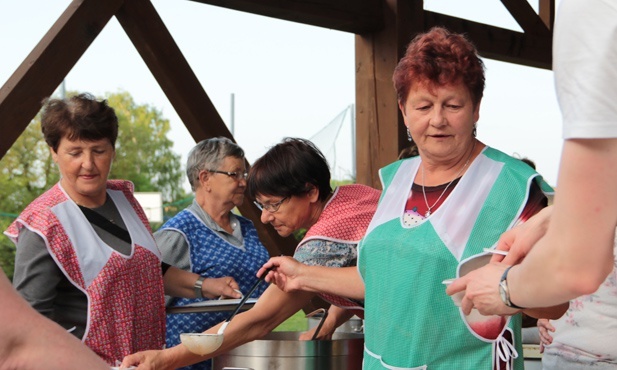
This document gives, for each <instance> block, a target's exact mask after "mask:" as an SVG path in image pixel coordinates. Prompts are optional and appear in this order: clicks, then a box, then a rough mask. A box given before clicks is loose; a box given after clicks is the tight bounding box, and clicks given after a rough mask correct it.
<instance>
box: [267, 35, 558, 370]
mask: <svg viewBox="0 0 617 370" xmlns="http://www.w3.org/2000/svg"><path fill="white" fill-rule="evenodd" d="M393 80H394V85H395V88H396V91H397V95H398V103H399V108H400V110H401V113H402V115H403V119H404V122H405V126H406V128H407V130H408V134H409V140H410V141H412V140H413V142H414V143H415V144H416V145H417V147H418V151H419V156H416V157H412V158H408V159H403V160H400V161H397V162H394V163H392V164H390V165H388V166H386V167H385V168H383V169H381V171H380V178H381V180H382V185H383V192H382V196H381V199H380V201H379V206H378V208H377V211H376V212H375V215H374V217H373V220H372V221H371V224H370V225H369V228H368V230H367V234H366V236H365V237H364V239H363V240H362V241H361V243H360V246H359V260H358V270H357V271H359V273H360V275H358V274H357V271H354V270H349V269H347V270H345V271H336V272H335V273H337V274H347V275H346V276H340V275H339V276H338V277H336V278H334V277H333V276H332V275H331V274H329V273H328V272H327V271H324V270H325V269H324V268H320V269H317V268H315V267H308V266H304V265H300V264H298V263H296V262H293V261H292V260H291V259H289V258H275V259H272V260H271V262H270V263H268V264H266V265H265V266H264V267H270V266H271V265H275V266H277V270H276V271H275V272H271V273H270V274H269V276H268V279H267V280H273V281H274V282H275V283H276V284H277V285H278V286H279V287H281V288H282V289H284V290H295V289H302V290H317V291H321V290H325V291H328V292H331V293H342V294H348V295H351V296H356V297H357V296H358V295H361V294H362V293H364V294H365V327H364V329H365V353H364V368H365V369H370V370H375V369H401V370H402V369H429V370H433V369H443V370H445V369H448V370H450V369H474V370H476V369H486V370H491V369H522V368H523V358H522V346H521V341H520V338H521V336H520V321H521V320H520V317H518V316H520V315H517V316H514V317H512V319H505V318H500V317H496V318H493V319H488V320H486V321H480V322H473V321H472V320H471V319H470V318H469V317H467V316H465V315H463V314H462V311H461V310H460V309H459V308H458V307H456V306H455V305H454V304H453V302H452V300H451V298H450V297H449V296H448V295H446V293H445V289H444V286H443V285H442V281H444V280H445V279H449V278H453V277H456V276H457V274H458V269H459V265H460V264H461V262H463V261H465V260H467V259H470V258H473V257H474V256H477V255H482V254H483V249H484V248H487V247H491V246H492V245H494V244H495V243H496V242H497V240H498V239H499V236H500V235H501V234H502V233H503V232H504V231H506V230H508V229H509V228H511V227H512V226H513V225H515V224H516V223H518V222H522V221H525V220H526V219H527V218H529V217H530V216H531V215H533V214H535V213H537V212H538V211H539V210H541V209H542V208H543V207H545V206H546V204H547V198H546V196H545V192H550V191H551V189H550V187H549V186H548V185H547V184H546V183H545V182H544V181H543V180H542V178H541V177H540V176H539V175H538V174H537V173H536V172H535V171H534V170H533V169H532V168H531V167H529V166H528V165H526V164H525V163H523V162H521V161H520V160H518V159H514V158H512V157H510V156H508V155H506V154H504V153H502V152H500V151H498V150H495V149H493V148H490V147H488V146H486V145H485V144H483V143H482V142H480V141H479V140H477V139H476V123H477V121H478V119H479V117H480V113H479V112H480V102H481V100H482V95H483V90H484V66H483V63H482V61H481V60H480V58H479V57H478V55H477V52H476V49H475V47H474V46H473V45H472V44H471V42H469V41H468V40H467V39H466V38H465V37H463V36H462V35H458V34H453V33H450V32H448V31H447V30H445V29H443V28H434V29H432V30H430V31H429V32H427V33H425V34H422V35H419V36H417V37H416V38H415V39H414V40H413V41H412V43H411V44H410V45H409V47H408V49H407V52H406V54H405V56H404V57H403V58H402V59H401V61H400V62H399V64H398V66H397V67H396V69H395V72H394V76H393ZM339 270H341V269H339ZM354 275H355V276H356V278H355V283H354V279H353V276H354ZM360 277H361V279H362V280H363V282H364V285H363V284H362V281H361V280H360ZM343 282H347V284H344V283H343ZM564 310H565V308H564V307H558V308H555V313H553V314H552V315H561V314H562V313H563V311H564ZM549 311H550V310H549ZM544 315H550V313H544Z"/></svg>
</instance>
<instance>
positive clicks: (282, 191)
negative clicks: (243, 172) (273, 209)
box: [247, 137, 332, 202]
mask: <svg viewBox="0 0 617 370" xmlns="http://www.w3.org/2000/svg"><path fill="white" fill-rule="evenodd" d="M313 187H315V188H317V189H318V190H319V200H320V201H322V202H323V201H325V200H326V199H328V196H329V195H330V193H331V192H332V188H331V187H330V168H329V167H328V161H327V160H326V158H325V157H324V155H323V154H322V153H321V151H320V150H319V149H317V147H316V146H315V144H313V143H312V142H310V141H309V140H305V139H297V138H289V137H288V138H285V139H283V141H282V142H281V143H279V144H276V145H275V146H273V147H272V148H270V149H269V150H268V151H267V152H266V154H264V155H263V156H262V157H261V158H259V159H258V160H257V161H255V163H254V164H253V166H252V167H251V170H250V171H249V177H248V180H247V191H248V194H249V196H250V197H251V198H255V195H257V194H262V195H274V196H281V197H289V196H292V195H296V196H297V195H302V194H306V193H308V192H309V191H310V190H311V189H312V188H313Z"/></svg>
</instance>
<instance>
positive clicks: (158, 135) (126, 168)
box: [107, 92, 185, 202]
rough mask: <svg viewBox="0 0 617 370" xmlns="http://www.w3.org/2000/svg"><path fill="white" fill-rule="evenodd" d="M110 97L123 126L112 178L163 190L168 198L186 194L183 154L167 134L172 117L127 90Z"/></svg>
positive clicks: (120, 129)
mask: <svg viewBox="0 0 617 370" xmlns="http://www.w3.org/2000/svg"><path fill="white" fill-rule="evenodd" d="M107 100H108V102H109V105H110V106H111V107H113V108H114V109H115V111H116V115H117V116H118V122H119V126H120V128H119V132H118V141H117V142H116V160H115V161H114V164H113V166H112V169H111V174H110V178H121V179H129V180H131V181H132V182H133V183H134V184H135V189H136V190H137V191H160V192H162V193H163V201H164V202H171V201H173V200H175V199H179V198H182V197H183V196H184V195H185V192H184V190H183V188H182V180H183V176H184V173H183V171H182V165H181V163H180V159H181V157H180V155H179V154H176V153H174V152H173V150H172V147H173V142H172V141H171V140H169V138H167V134H168V133H169V130H170V125H169V120H168V119H166V118H163V115H162V113H161V111H160V110H158V109H156V108H154V107H152V106H149V105H139V104H136V103H135V101H134V100H133V98H132V97H131V95H129V93H127V92H120V93H116V94H111V95H108V96H107Z"/></svg>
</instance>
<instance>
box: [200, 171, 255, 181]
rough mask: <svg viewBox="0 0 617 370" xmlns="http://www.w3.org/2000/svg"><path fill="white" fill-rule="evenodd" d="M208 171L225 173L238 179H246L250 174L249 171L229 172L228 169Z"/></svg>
mask: <svg viewBox="0 0 617 370" xmlns="http://www.w3.org/2000/svg"><path fill="white" fill-rule="evenodd" d="M206 171H208V172H212V173H221V174H223V175H227V176H229V177H231V178H232V179H234V180H236V181H240V180H246V178H247V177H248V176H249V174H248V173H247V172H228V171H218V170H206Z"/></svg>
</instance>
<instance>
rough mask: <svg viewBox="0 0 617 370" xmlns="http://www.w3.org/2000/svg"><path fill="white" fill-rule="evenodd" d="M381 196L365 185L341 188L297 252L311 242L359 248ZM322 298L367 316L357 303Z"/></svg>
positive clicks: (333, 296) (321, 295)
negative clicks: (331, 242)
mask: <svg viewBox="0 0 617 370" xmlns="http://www.w3.org/2000/svg"><path fill="white" fill-rule="evenodd" d="M380 195H381V192H380V191H379V190H376V189H373V188H371V187H368V186H366V185H359V184H355V185H345V186H339V187H338V188H337V189H336V190H335V192H334V194H333V195H332V198H330V200H329V201H328V203H327V204H326V206H325V207H324V210H323V211H322V212H321V216H319V220H318V221H317V223H315V225H313V226H311V228H310V229H309V230H308V231H307V232H306V235H305V236H304V239H302V241H301V242H300V244H298V248H299V247H300V246H301V245H302V244H304V243H306V242H308V241H309V240H312V239H320V240H329V241H333V242H338V243H354V244H358V243H359V242H360V240H361V239H362V238H363V237H364V234H365V233H366V229H367V228H368V225H369V224H370V223H371V219H372V218H373V214H374V213H375V210H376V209H377V203H378V202H379V196H380ZM296 249H297V248H296ZM319 296H320V297H321V298H322V299H324V300H326V301H327V302H329V303H331V304H333V305H335V306H338V307H341V308H346V309H351V310H353V311H354V313H355V314H356V315H358V316H360V317H363V316H364V307H362V306H359V305H358V303H357V302H354V301H351V300H349V299H347V298H344V297H340V296H336V295H333V294H323V293H320V294H319Z"/></svg>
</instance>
